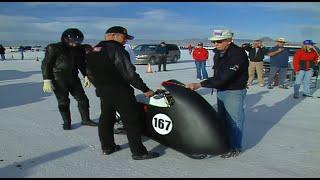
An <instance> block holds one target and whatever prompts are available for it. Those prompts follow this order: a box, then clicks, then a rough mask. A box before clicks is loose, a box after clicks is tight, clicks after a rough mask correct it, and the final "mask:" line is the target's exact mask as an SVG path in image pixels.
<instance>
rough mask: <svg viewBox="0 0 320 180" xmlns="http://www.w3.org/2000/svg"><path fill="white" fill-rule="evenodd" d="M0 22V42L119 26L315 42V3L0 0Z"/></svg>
mask: <svg viewBox="0 0 320 180" xmlns="http://www.w3.org/2000/svg"><path fill="white" fill-rule="evenodd" d="M0 22H1V25H0V41H1V40H6V41H9V40H52V41H58V40H59V39H60V36H61V33H62V32H63V31H64V30H65V29H66V28H69V27H76V28H79V29H80V30H81V31H82V32H83V33H84V34H85V38H87V39H102V38H103V35H104V33H105V31H106V29H107V28H109V27H111V26H115V25H121V26H124V27H126V28H127V29H128V31H129V34H132V35H133V36H135V38H136V39H153V40H159V39H163V40H171V39H172V40H180V39H190V38H208V37H209V36H210V35H211V34H212V31H213V29H221V28H227V29H230V30H232V31H233V32H234V34H235V38H241V39H244V38H248V39H257V38H261V37H265V36H268V37H271V38H273V39H277V38H279V37H284V38H286V39H288V40H289V41H296V42H299V41H303V40H305V39H312V40H313V41H316V42H320V3H318V2H306V3H304V2H237V3H235V2H199V3H198V2H135V3H132V2H120V3H117V2H93V3H90V2H75V3H73V2H66V3H63V2H14V3H10V2H0Z"/></svg>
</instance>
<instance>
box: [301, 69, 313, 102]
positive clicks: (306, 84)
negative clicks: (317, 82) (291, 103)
mask: <svg viewBox="0 0 320 180" xmlns="http://www.w3.org/2000/svg"><path fill="white" fill-rule="evenodd" d="M312 75H313V69H310V70H309V71H305V75H304V78H303V94H304V95H307V96H311V94H310V92H311V91H310V83H311V78H312Z"/></svg>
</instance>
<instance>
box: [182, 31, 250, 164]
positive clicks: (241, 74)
mask: <svg viewBox="0 0 320 180" xmlns="http://www.w3.org/2000/svg"><path fill="white" fill-rule="evenodd" d="M232 38H233V33H232V32H231V31H230V30H214V31H213V35H212V37H210V38H209V40H211V42H212V43H213V44H214V46H215V47H216V49H217V50H216V52H215V55H214V58H213V60H214V76H213V77H209V78H208V79H207V80H204V81H201V82H200V83H190V84H188V85H187V87H188V88H190V89H191V90H196V89H198V88H201V87H206V88H215V89H217V102H218V109H217V118H218V119H220V120H221V121H224V122H225V124H226V130H227V132H228V134H229V144H230V151H228V152H227V153H225V154H222V155H221V157H222V158H231V157H235V156H238V155H239V154H240V153H241V150H242V135H243V123H244V119H245V117H244V100H245V97H246V93H247V89H246V88H247V82H248V67H249V62H248V56H247V53H246V52H245V50H244V49H243V48H241V47H238V46H237V45H235V44H234V43H233V42H232Z"/></svg>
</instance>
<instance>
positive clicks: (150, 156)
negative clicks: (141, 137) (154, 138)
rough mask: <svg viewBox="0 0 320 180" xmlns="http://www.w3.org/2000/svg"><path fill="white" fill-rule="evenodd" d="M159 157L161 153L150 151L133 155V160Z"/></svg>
mask: <svg viewBox="0 0 320 180" xmlns="http://www.w3.org/2000/svg"><path fill="white" fill-rule="evenodd" d="M156 157H159V153H156V152H152V151H149V152H147V153H146V154H143V155H132V159H133V160H145V159H152V158H156Z"/></svg>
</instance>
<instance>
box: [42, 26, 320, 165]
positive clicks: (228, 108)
mask: <svg viewBox="0 0 320 180" xmlns="http://www.w3.org/2000/svg"><path fill="white" fill-rule="evenodd" d="M233 35H234V33H232V32H231V31H230V30H226V29H225V30H219V29H216V30H214V31H213V34H212V36H211V37H210V38H209V40H210V41H211V42H212V44H213V46H214V47H215V49H214V57H213V61H214V65H213V67H212V68H213V70H214V71H213V72H214V73H213V76H208V73H207V71H206V61H207V60H208V55H209V52H208V50H207V49H206V48H204V47H203V43H201V42H199V43H198V45H197V47H195V48H194V49H193V48H190V51H189V53H190V55H192V57H193V58H194V60H195V65H196V78H197V79H198V80H200V81H201V82H194V83H189V84H187V85H186V88H189V89H190V90H197V89H199V88H201V87H203V88H214V89H216V90H217V102H218V103H217V105H218V106H217V117H216V118H218V119H219V120H220V121H221V122H223V123H224V124H225V126H226V129H227V133H228V138H229V147H230V149H229V151H228V152H226V153H224V154H222V155H221V157H222V158H231V157H236V156H238V155H239V154H240V153H241V152H242V136H243V124H244V121H245V113H244V112H245V109H244V105H245V98H246V94H247V88H248V87H249V86H252V84H253V81H254V78H255V73H257V76H258V82H259V86H261V87H264V86H265V82H264V65H263V59H264V56H265V55H269V56H270V57H271V58H270V72H269V79H268V83H267V88H269V89H272V88H273V86H274V85H273V84H274V83H273V81H274V77H275V75H276V74H277V73H279V75H280V82H279V88H284V89H287V88H288V87H287V86H286V84H285V78H286V71H287V68H288V56H289V55H288V52H287V50H286V49H285V48H284V44H285V43H286V41H285V39H284V38H279V39H278V40H277V43H278V44H277V45H276V46H275V47H272V48H271V49H270V50H267V49H266V48H265V47H263V45H262V41H261V40H255V41H254V43H253V46H252V47H251V46H243V47H239V46H237V45H236V44H235V43H234V42H233ZM133 38H134V37H133V36H132V35H129V34H128V31H127V29H126V28H124V27H121V26H113V27H110V28H108V29H107V30H106V32H105V36H104V40H102V41H100V42H99V43H98V44H97V45H95V46H94V47H91V46H90V45H83V44H81V43H82V41H83V39H84V35H83V34H82V32H81V31H80V30H79V29H75V28H70V29H67V30H65V31H64V32H63V33H62V35H61V40H60V42H57V43H53V44H49V45H48V46H47V48H46V53H45V58H44V60H43V61H42V66H41V68H42V74H43V91H44V92H52V91H53V92H54V94H55V96H56V99H57V102H58V109H59V112H60V114H61V117H62V120H63V126H62V128H63V129H64V130H71V129H72V126H71V115H70V114H71V113H70V100H69V98H68V96H69V93H70V94H71V95H72V96H73V97H74V98H75V99H76V100H77V102H78V109H79V112H80V114H81V118H82V121H81V124H82V125H86V126H98V135H99V139H100V143H101V150H102V154H103V155H109V154H112V153H114V152H117V151H119V150H121V146H119V145H117V144H116V143H115V139H114V125H115V122H116V114H117V113H119V114H120V115H121V119H122V121H123V124H124V128H125V130H126V135H127V138H128V142H129V148H130V150H131V153H132V159H134V160H143V159H151V158H156V157H158V156H159V154H158V153H156V152H152V151H147V149H146V147H145V146H144V145H143V143H142V140H141V136H142V132H143V125H141V123H140V121H139V113H138V112H139V110H138V104H137V101H136V99H135V96H134V88H136V89H138V90H140V91H142V92H143V93H144V95H145V96H146V97H152V96H153V95H154V94H155V93H154V91H153V90H152V89H150V88H149V87H148V86H147V85H146V83H145V82H144V81H143V80H142V78H141V77H140V75H139V74H138V73H137V72H136V68H135V66H134V61H135V56H134V52H133V51H132V48H131V47H130V45H129V44H128V40H132V39H133ZM314 44H315V43H314V42H313V41H311V40H305V41H304V42H303V46H302V48H301V49H300V50H299V51H298V52H297V53H296V54H295V55H294V60H293V64H294V71H295V73H296V81H295V85H294V98H299V89H300V84H301V83H303V85H304V92H303V96H306V97H310V96H312V95H311V94H310V86H309V84H310V79H311V77H312V75H313V72H314V69H317V68H318V66H317V65H318V58H319V54H318V53H317V51H316V50H315V48H314ZM159 52H160V53H161V54H162V56H160V57H161V58H160V61H159V64H158V71H161V66H162V67H163V70H164V71H166V70H167V69H166V56H167V54H168V50H167V49H166V43H165V42H162V43H161V47H160V48H159ZM57 62H58V63H57ZM78 70H79V71H80V72H81V74H82V75H83V77H84V82H83V84H84V87H90V85H91V83H92V84H93V86H94V87H95V90H96V96H97V97H99V98H100V101H101V115H100V118H99V123H96V122H94V121H92V120H90V116H89V114H90V113H89V107H90V106H89V100H88V98H87V96H86V94H85V92H84V90H83V87H82V84H81V81H80V79H79V77H78ZM133 87H134V88H133Z"/></svg>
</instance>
